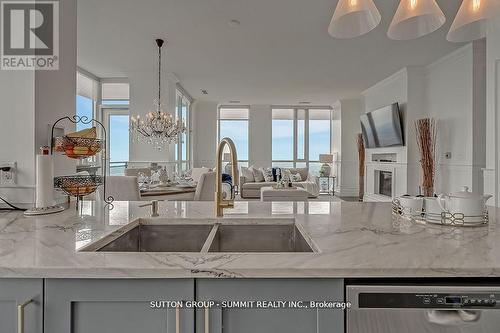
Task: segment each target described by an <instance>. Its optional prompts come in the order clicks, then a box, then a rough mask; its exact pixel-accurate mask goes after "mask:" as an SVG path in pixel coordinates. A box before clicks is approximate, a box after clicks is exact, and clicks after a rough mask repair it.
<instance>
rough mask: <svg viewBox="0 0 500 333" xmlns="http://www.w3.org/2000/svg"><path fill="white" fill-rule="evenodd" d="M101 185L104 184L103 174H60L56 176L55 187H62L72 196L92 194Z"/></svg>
mask: <svg viewBox="0 0 500 333" xmlns="http://www.w3.org/2000/svg"><path fill="white" fill-rule="evenodd" d="M99 185H102V176H99V175H76V176H60V177H55V178H54V187H55V188H58V189H61V190H62V191H63V192H64V193H66V194H67V195H69V196H72V197H82V196H86V195H89V194H92V193H94V192H95V191H96V189H97V187H98V186H99Z"/></svg>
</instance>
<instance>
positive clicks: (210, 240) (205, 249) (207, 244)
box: [200, 223, 220, 253]
mask: <svg viewBox="0 0 500 333" xmlns="http://www.w3.org/2000/svg"><path fill="white" fill-rule="evenodd" d="M219 226H220V223H215V224H214V226H213V227H212V230H210V233H209V234H208V237H207V239H206V240H205V243H204V244H203V247H202V248H201V251H200V253H208V250H210V246H211V245H212V243H213V241H214V238H215V235H216V234H217V231H218V230H219Z"/></svg>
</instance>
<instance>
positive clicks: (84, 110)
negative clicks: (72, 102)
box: [76, 72, 99, 131]
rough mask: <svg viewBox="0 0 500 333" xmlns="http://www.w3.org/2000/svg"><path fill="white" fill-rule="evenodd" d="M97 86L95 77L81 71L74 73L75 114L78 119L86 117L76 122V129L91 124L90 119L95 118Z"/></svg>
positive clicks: (78, 129)
mask: <svg viewBox="0 0 500 333" xmlns="http://www.w3.org/2000/svg"><path fill="white" fill-rule="evenodd" d="M98 87H99V82H98V81H97V80H96V79H94V78H92V77H90V76H89V75H85V74H83V73H81V72H77V73H76V115H77V116H78V117H79V119H83V120H85V119H87V121H84V122H79V123H77V124H76V130H77V131H80V130H83V129H86V128H90V127H92V126H93V124H92V122H90V120H91V119H93V118H96V105H97V95H98V89H99V88H98ZM85 122H87V124H85Z"/></svg>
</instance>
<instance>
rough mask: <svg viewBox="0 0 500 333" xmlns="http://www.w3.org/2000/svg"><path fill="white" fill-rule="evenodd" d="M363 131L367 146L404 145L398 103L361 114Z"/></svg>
mask: <svg viewBox="0 0 500 333" xmlns="http://www.w3.org/2000/svg"><path fill="white" fill-rule="evenodd" d="M361 131H362V133H363V139H364V141H365V147H366V148H381V147H395V146H404V139H403V138H404V137H403V128H402V126H401V117H400V114H399V105H398V103H394V104H392V105H389V106H386V107H383V108H380V109H377V110H374V111H371V112H367V113H365V114H363V115H361Z"/></svg>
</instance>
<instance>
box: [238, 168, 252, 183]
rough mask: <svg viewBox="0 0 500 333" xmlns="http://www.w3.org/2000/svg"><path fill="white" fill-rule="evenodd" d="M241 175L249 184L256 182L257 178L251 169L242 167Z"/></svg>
mask: <svg viewBox="0 0 500 333" xmlns="http://www.w3.org/2000/svg"><path fill="white" fill-rule="evenodd" d="M241 175H242V176H243V177H245V181H247V182H249V183H253V182H255V178H254V176H253V172H252V169H251V168H247V167H241Z"/></svg>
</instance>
